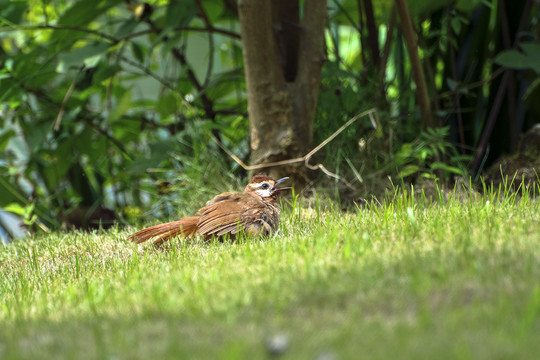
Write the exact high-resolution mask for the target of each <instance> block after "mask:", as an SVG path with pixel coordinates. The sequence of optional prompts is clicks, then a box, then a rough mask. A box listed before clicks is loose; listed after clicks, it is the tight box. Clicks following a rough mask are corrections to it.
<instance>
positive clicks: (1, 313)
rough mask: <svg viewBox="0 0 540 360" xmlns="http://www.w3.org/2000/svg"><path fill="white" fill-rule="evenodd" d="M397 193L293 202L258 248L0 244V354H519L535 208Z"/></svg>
mask: <svg viewBox="0 0 540 360" xmlns="http://www.w3.org/2000/svg"><path fill="white" fill-rule="evenodd" d="M503 192H504V190H503ZM537 193H538V192H537ZM410 194H411V192H407V193H405V194H403V193H396V196H395V197H394V198H393V199H389V200H388V201H385V202H384V203H383V204H380V205H374V204H372V205H368V207H367V208H366V209H362V210H357V211H356V212H349V213H342V212H337V211H333V210H329V208H322V206H321V205H318V202H317V203H316V204H317V205H316V206H315V207H314V208H311V209H307V208H304V207H301V206H299V205H298V203H297V202H294V201H292V202H290V203H289V205H288V206H285V210H284V214H283V224H282V226H281V230H280V233H279V234H276V235H275V236H273V237H272V238H270V239H266V240H263V241H261V240H257V239H244V240H243V241H240V242H238V243H230V242H225V243H219V242H215V243H210V244H208V243H204V242H202V241H180V240H175V241H173V242H172V243H171V244H170V245H168V246H165V247H163V248H161V249H155V248H154V247H153V246H135V245H133V244H131V243H127V242H126V241H125V238H126V236H127V234H128V233H129V232H128V231H125V230H122V231H118V230H113V231H108V232H102V233H95V234H88V233H77V232H70V233H56V234H52V235H50V236H47V237H39V238H36V239H32V240H30V241H24V242H19V243H16V244H12V245H9V246H5V247H3V248H1V249H0V264H1V266H2V274H3V275H2V278H1V280H0V296H1V299H2V303H1V307H0V323H1V324H2V327H1V330H0V358H2V359H9V358H17V359H20V358H29V359H30V358H32V359H33V358H53V357H61V358H63V357H73V358H112V357H114V358H119V359H133V358H150V357H152V358H185V357H191V358H193V357H198V358H200V357H204V358H231V359H236V358H266V357H268V356H269V354H270V353H274V354H277V353H282V356H283V357H285V358H291V359H297V358H317V357H321V356H328V357H334V358H358V356H360V355H361V357H364V358H370V359H373V358H400V359H402V358H410V359H417V358H435V357H436V358H474V359H493V358H521V359H525V358H534V354H538V353H540V345H539V343H538V341H537V339H538V334H539V333H540V283H539V281H538V279H540V252H539V250H540V225H539V224H540V205H539V202H538V200H537V199H534V197H529V196H524V197H522V196H521V195H520V194H509V193H508V194H506V195H504V194H497V192H491V193H489V192H488V194H487V195H483V196H479V195H475V196H472V195H471V196H470V197H467V196H465V198H463V197H461V198H460V200H456V199H457V197H456V199H454V198H453V197H452V195H451V194H450V195H448V194H447V196H446V198H448V196H450V198H449V199H448V200H445V197H444V196H440V198H438V199H435V202H427V201H422V200H421V199H418V198H415V197H413V196H411V195H410ZM501 195H503V196H501Z"/></svg>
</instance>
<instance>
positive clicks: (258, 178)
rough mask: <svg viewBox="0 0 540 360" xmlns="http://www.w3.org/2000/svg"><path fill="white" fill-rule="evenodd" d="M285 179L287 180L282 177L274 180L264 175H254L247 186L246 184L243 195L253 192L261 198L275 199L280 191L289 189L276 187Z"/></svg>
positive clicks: (285, 178) (288, 188)
mask: <svg viewBox="0 0 540 360" xmlns="http://www.w3.org/2000/svg"><path fill="white" fill-rule="evenodd" d="M287 179H289V178H288V177H284V178H282V179H279V180H274V179H272V178H271V177H269V176H266V175H255V176H254V177H253V178H251V181H250V182H249V184H247V186H246V189H245V190H244V193H250V192H253V193H256V194H257V195H259V196H260V197H263V198H268V197H276V196H277V195H278V194H279V193H280V192H281V191H284V190H290V189H291V188H290V187H284V188H278V187H277V186H278V185H279V184H280V183H282V182H283V181H285V180H287Z"/></svg>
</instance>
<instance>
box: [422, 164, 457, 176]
mask: <svg viewBox="0 0 540 360" xmlns="http://www.w3.org/2000/svg"><path fill="white" fill-rule="evenodd" d="M430 168H431V169H432V170H443V171H447V172H449V173H452V174H457V175H463V171H462V170H461V169H459V168H457V167H455V166H450V165H448V164H445V163H443V162H440V161H436V162H434V163H433V164H431V166H430Z"/></svg>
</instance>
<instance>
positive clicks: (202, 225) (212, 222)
mask: <svg viewBox="0 0 540 360" xmlns="http://www.w3.org/2000/svg"><path fill="white" fill-rule="evenodd" d="M216 199H217V200H218V201H215V200H216ZM262 208H263V204H262V201H261V200H259V199H257V198H255V197H253V196H246V195H245V194H233V193H227V194H221V195H218V196H216V197H215V198H214V199H212V200H211V201H210V202H209V203H208V205H206V206H205V207H203V208H202V209H200V210H199V214H200V218H199V223H198V230H197V233H198V234H199V235H201V236H205V237H208V236H211V235H216V236H221V235H225V234H236V233H237V232H238V231H242V230H244V229H245V227H246V223H248V222H249V221H250V219H258V218H259V217H260V216H261V215H260V214H259V213H260V212H262V211H263V209H262Z"/></svg>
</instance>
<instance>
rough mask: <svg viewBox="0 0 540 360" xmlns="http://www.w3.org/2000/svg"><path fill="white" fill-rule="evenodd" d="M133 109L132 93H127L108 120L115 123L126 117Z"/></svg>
mask: <svg viewBox="0 0 540 360" xmlns="http://www.w3.org/2000/svg"><path fill="white" fill-rule="evenodd" d="M130 107H131V91H126V92H124V94H123V95H122V97H121V98H120V100H119V101H118V104H117V105H116V107H115V108H114V109H113V110H112V111H111V113H110V115H109V118H108V120H109V121H110V122H115V121H117V120H118V119H120V118H121V117H122V115H124V114H125V113H126V112H127V111H128V110H129V108H130Z"/></svg>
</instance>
